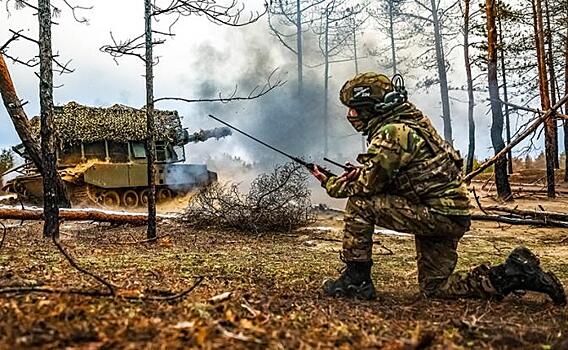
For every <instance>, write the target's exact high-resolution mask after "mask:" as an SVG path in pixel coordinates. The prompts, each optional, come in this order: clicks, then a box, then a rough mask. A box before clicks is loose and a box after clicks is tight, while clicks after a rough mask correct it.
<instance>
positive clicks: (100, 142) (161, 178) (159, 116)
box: [4, 102, 230, 208]
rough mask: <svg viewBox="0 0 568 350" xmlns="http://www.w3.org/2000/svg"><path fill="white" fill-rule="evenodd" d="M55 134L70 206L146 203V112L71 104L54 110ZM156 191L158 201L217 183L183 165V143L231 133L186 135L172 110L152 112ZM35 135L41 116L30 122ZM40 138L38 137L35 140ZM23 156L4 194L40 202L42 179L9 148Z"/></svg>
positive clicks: (198, 168) (201, 168)
mask: <svg viewBox="0 0 568 350" xmlns="http://www.w3.org/2000/svg"><path fill="white" fill-rule="evenodd" d="M54 112H55V115H54V130H55V134H56V139H57V167H58V171H59V174H60V175H61V178H62V179H63V181H64V183H65V186H66V189H67V191H68V194H69V196H70V198H71V203H72V204H73V205H74V206H81V205H92V204H96V205H100V206H104V207H126V208H135V207H138V206H143V205H145V204H147V198H148V190H147V189H146V187H147V185H148V176H147V170H146V168H147V162H146V149H145V139H146V113H145V110H144V109H135V108H132V107H127V106H123V105H114V106H111V107H108V108H100V107H88V106H83V105H80V104H77V103H75V102H69V103H68V104H66V105H64V106H61V107H56V108H55V110H54ZM154 121H155V126H156V135H155V146H156V170H157V171H156V179H155V180H156V193H157V199H158V202H160V201H165V200H168V199H171V198H173V197H175V196H179V195H183V194H186V193H188V192H189V191H191V190H192V189H194V188H198V187H203V186H207V185H209V184H211V183H212V182H214V181H216V180H217V174H216V173H214V172H211V171H209V170H207V166H206V165H204V164H185V163H184V162H185V150H184V147H183V146H184V145H186V144H187V143H189V142H201V141H205V140H206V139H208V138H211V137H214V138H221V137H225V136H227V135H229V134H230V131H229V130H228V129H225V128H217V129H213V130H201V131H199V132H196V133H194V134H192V135H190V134H189V133H188V132H187V130H186V129H184V128H183V127H182V124H181V119H180V116H179V115H178V113H177V112H176V111H165V110H156V111H155V116H154ZM31 123H32V129H33V132H34V133H35V134H36V135H38V136H39V118H38V117H35V118H33V119H32V120H31ZM38 139H39V137H38ZM13 149H14V151H15V152H16V153H18V154H19V155H20V156H22V157H23V158H24V160H25V161H26V164H25V166H23V167H21V168H20V169H19V173H20V174H19V175H18V176H16V177H15V178H13V179H12V180H10V181H8V182H7V184H6V186H4V190H5V191H7V192H12V193H17V194H18V196H19V197H21V198H22V199H24V200H26V201H32V202H34V201H35V202H39V201H41V199H42V179H41V175H40V174H39V173H38V171H37V169H36V168H35V167H34V166H33V164H32V163H31V162H30V161H29V158H28V156H27V155H26V153H25V150H24V147H23V146H22V145H18V146H16V147H14V148H13Z"/></svg>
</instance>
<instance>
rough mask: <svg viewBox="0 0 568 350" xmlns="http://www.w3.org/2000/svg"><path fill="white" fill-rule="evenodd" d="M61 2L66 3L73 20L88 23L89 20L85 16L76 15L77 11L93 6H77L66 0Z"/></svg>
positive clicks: (89, 8) (90, 8)
mask: <svg viewBox="0 0 568 350" xmlns="http://www.w3.org/2000/svg"><path fill="white" fill-rule="evenodd" d="M63 2H64V3H65V5H67V7H69V9H70V10H71V13H72V14H73V18H74V19H75V21H77V22H79V23H89V20H88V19H87V18H85V17H78V16H77V11H82V10H92V9H93V6H89V7H86V6H78V5H72V4H71V3H69V1H68V0H63Z"/></svg>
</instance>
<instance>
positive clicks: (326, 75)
mask: <svg viewBox="0 0 568 350" xmlns="http://www.w3.org/2000/svg"><path fill="white" fill-rule="evenodd" d="M324 35H325V37H324V41H325V42H324V60H325V66H324V81H323V85H324V87H323V91H324V104H323V138H324V145H323V155H324V156H327V153H328V151H329V149H328V147H329V143H328V142H329V141H328V138H329V130H328V128H329V120H328V115H327V114H328V94H329V11H328V10H326V12H325V34H324Z"/></svg>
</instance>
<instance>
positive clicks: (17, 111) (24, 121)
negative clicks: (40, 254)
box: [0, 54, 71, 208]
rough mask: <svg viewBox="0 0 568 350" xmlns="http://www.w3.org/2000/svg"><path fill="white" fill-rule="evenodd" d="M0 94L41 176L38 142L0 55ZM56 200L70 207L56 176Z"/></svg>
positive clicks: (60, 182)
mask: <svg viewBox="0 0 568 350" xmlns="http://www.w3.org/2000/svg"><path fill="white" fill-rule="evenodd" d="M0 94H1V95H2V100H3V101H4V106H5V107H6V110H7V111H8V115H9V116H10V119H11V120H12V124H14V129H16V133H17V134H18V136H19V137H20V140H21V141H22V144H23V145H24V148H25V149H26V154H27V155H28V156H29V157H30V159H31V161H32V163H33V164H34V166H35V167H36V168H37V171H38V172H39V173H40V174H42V175H43V173H44V172H43V161H42V156H41V149H40V146H39V143H38V140H36V138H35V137H34V136H33V135H32V133H31V127H30V122H29V120H28V116H27V115H26V112H25V111H24V108H23V107H22V104H21V103H20V99H19V98H18V95H17V93H16V88H15V87H14V83H13V82H12V78H11V77H10V72H9V71H8V66H7V65H6V61H4V56H2V54H0ZM55 186H56V187H57V194H58V199H57V202H58V203H59V206H60V207H62V208H69V207H71V203H70V202H69V198H68V197H67V191H66V190H65V186H64V185H63V181H61V177H60V176H59V174H57V178H56V184H55Z"/></svg>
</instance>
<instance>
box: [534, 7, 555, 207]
mask: <svg viewBox="0 0 568 350" xmlns="http://www.w3.org/2000/svg"><path fill="white" fill-rule="evenodd" d="M532 5H533V14H534V30H535V44H536V45H535V46H536V54H537V59H538V76H539V79H538V80H539V91H540V103H541V107H542V110H543V111H547V110H549V109H550V100H549V94H548V79H547V72H546V61H545V51H544V31H543V20H542V4H541V0H536V2H535V0H532ZM554 124H555V122H554V118H553V117H551V118H548V119H547V120H546V122H545V125H544V147H545V155H546V184H547V193H548V197H549V198H554V197H555V196H556V193H555V183H554Z"/></svg>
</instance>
